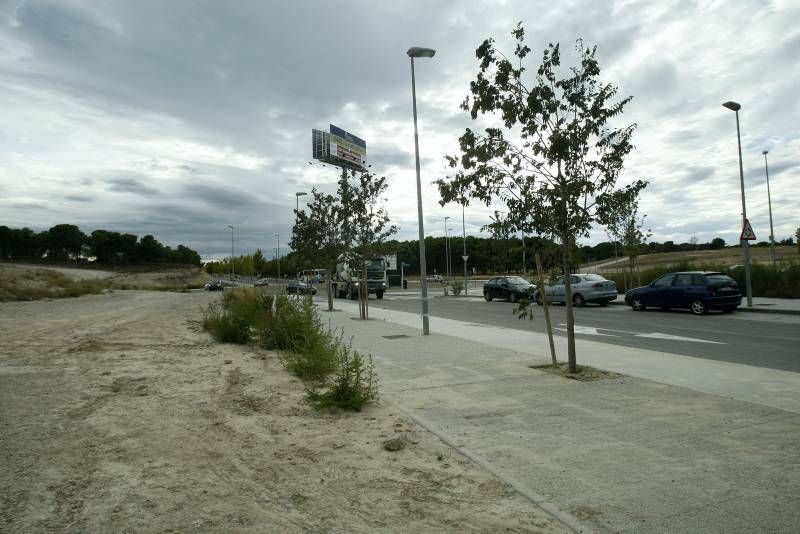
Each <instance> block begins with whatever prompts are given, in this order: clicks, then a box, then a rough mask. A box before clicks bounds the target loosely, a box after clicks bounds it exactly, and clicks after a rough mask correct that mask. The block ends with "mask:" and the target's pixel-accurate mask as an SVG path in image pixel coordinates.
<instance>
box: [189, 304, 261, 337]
mask: <svg viewBox="0 0 800 534" xmlns="http://www.w3.org/2000/svg"><path fill="white" fill-rule="evenodd" d="M201 324H202V325H203V328H204V329H205V330H206V331H207V332H208V333H210V334H211V336H212V337H213V338H214V339H216V340H217V341H219V342H220V343H239V344H245V343H248V342H249V341H250V340H251V338H252V333H251V331H250V323H249V322H247V321H246V320H244V319H243V318H242V317H240V316H236V315H234V314H233V313H232V312H231V311H230V310H227V309H225V308H224V307H223V306H221V305H219V304H209V305H208V307H207V308H206V309H205V310H203V320H202V322H201Z"/></svg>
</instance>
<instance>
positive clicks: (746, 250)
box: [722, 101, 753, 308]
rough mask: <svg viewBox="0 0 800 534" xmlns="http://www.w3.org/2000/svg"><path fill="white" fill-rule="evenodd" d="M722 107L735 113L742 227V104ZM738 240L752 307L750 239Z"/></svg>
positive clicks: (746, 286) (749, 302)
mask: <svg viewBox="0 0 800 534" xmlns="http://www.w3.org/2000/svg"><path fill="white" fill-rule="evenodd" d="M722 107H724V108H728V109H729V110H731V111H733V112H735V113H736V141H737V142H738V144H739V185H740V186H741V189H742V229H744V225H745V224H746V222H747V208H746V207H745V202H744V168H743V167H742V136H741V134H740V133H739V110H740V109H742V106H740V105H739V104H737V103H736V102H732V101H729V102H725V103H724V104H722ZM740 237H741V236H740ZM739 242H740V243H741V244H742V251H743V252H744V277H745V288H746V291H747V307H748V308H752V307H753V291H752V286H751V284H750V241H749V240H747V239H740V240H739Z"/></svg>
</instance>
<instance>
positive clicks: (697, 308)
mask: <svg viewBox="0 0 800 534" xmlns="http://www.w3.org/2000/svg"><path fill="white" fill-rule="evenodd" d="M691 310H692V313H693V314H695V315H704V314H706V313H708V307H706V305H705V304H704V303H703V301H702V300H695V301H694V302H692V306H691Z"/></svg>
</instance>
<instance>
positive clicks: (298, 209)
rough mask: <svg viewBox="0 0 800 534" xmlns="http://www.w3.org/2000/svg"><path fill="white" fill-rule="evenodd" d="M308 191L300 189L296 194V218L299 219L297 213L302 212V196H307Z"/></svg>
mask: <svg viewBox="0 0 800 534" xmlns="http://www.w3.org/2000/svg"><path fill="white" fill-rule="evenodd" d="M307 194H308V193H306V192H305V191H298V192H297V193H295V194H294V198H295V208H294V218H295V219H297V214H298V213H300V197H303V196H306V195H307Z"/></svg>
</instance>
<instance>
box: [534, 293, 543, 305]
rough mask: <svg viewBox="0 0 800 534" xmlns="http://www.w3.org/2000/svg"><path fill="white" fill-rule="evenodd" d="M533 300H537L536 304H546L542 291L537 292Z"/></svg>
mask: <svg viewBox="0 0 800 534" xmlns="http://www.w3.org/2000/svg"><path fill="white" fill-rule="evenodd" d="M533 300H535V301H536V304H538V305H539V306H541V305H542V304H544V303H543V302H542V294H541V293H536V296H535V297H533Z"/></svg>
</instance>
